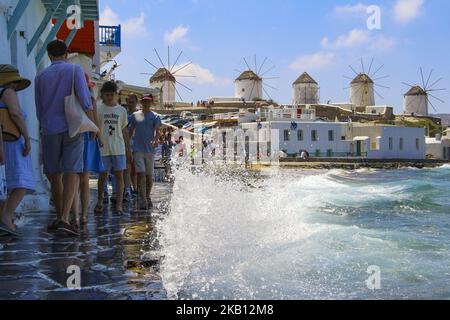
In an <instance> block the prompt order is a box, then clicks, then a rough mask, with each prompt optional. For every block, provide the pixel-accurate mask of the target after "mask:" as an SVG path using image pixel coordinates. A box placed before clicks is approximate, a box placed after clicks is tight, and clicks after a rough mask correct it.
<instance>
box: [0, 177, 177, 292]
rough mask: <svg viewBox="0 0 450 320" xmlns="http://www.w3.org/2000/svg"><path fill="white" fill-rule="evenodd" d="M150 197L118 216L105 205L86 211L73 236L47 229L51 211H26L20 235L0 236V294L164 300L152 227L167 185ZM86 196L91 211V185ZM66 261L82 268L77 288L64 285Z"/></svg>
mask: <svg viewBox="0 0 450 320" xmlns="http://www.w3.org/2000/svg"><path fill="white" fill-rule="evenodd" d="M152 197H153V202H154V206H155V209H153V211H151V212H149V213H146V212H140V211H139V212H138V211H133V210H132V209H130V210H128V212H126V213H125V215H124V216H117V215H116V214H114V213H112V212H111V210H110V208H108V207H106V206H105V211H104V213H103V214H102V215H94V213H91V214H90V216H89V223H88V225H87V226H86V227H84V230H83V232H82V234H81V235H80V237H77V238H70V237H66V236H63V237H61V235H59V236H57V235H55V234H50V233H47V231H46V226H47V225H48V224H49V223H50V222H51V221H52V220H53V219H54V217H55V214H54V213H49V212H34V213H29V214H26V217H25V220H26V224H25V226H24V228H23V229H22V232H23V233H24V237H23V238H13V237H9V236H0V299H26V300H29V299H32V300H35V299H51V300H52V299H64V300H66V299H76V300H85V299H89V300H91V299H96V300H97V299H102V300H103V299H139V300H142V299H158V300H159V299H165V298H166V293H165V290H164V288H163V285H162V283H161V279H160V277H159V275H158V268H159V262H160V257H159V256H158V255H157V254H155V252H157V248H158V243H157V239H156V230H155V229H154V226H155V223H156V219H157V216H158V215H161V214H165V208H166V207H167V203H168V201H169V197H170V186H169V185H168V184H163V183H157V184H155V187H154V190H153V193H152ZM91 199H92V201H91V204H92V208H91V210H90V212H93V208H94V206H95V199H96V191H95V190H92V197H91ZM151 252H153V253H151ZM71 265H75V266H78V267H79V268H80V271H81V289H79V290H75V289H68V288H67V280H68V278H69V277H70V276H71V274H68V273H67V268H68V267H69V266H71Z"/></svg>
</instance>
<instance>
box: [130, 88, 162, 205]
mask: <svg viewBox="0 0 450 320" xmlns="http://www.w3.org/2000/svg"><path fill="white" fill-rule="evenodd" d="M141 104H142V111H137V112H135V113H133V115H132V116H131V119H130V123H129V127H130V137H134V143H133V147H132V149H133V158H134V164H135V166H136V172H137V174H138V190H139V208H140V210H148V209H149V208H150V209H151V208H153V203H152V200H151V197H150V195H151V191H152V187H153V171H154V166H155V148H156V146H157V145H158V141H159V138H160V135H161V132H160V128H161V119H160V118H159V116H157V115H156V114H155V113H153V112H152V111H151V110H150V109H151V107H152V104H153V96H152V95H148V96H144V97H143V98H142V100H141Z"/></svg>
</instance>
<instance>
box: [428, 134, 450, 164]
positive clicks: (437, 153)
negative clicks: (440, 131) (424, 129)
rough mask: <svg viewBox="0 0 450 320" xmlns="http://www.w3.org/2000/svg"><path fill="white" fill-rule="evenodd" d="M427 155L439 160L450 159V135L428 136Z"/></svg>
mask: <svg viewBox="0 0 450 320" xmlns="http://www.w3.org/2000/svg"><path fill="white" fill-rule="evenodd" d="M426 155H427V157H430V158H433V159H438V160H450V136H443V137H441V136H440V135H438V136H437V137H434V138H426Z"/></svg>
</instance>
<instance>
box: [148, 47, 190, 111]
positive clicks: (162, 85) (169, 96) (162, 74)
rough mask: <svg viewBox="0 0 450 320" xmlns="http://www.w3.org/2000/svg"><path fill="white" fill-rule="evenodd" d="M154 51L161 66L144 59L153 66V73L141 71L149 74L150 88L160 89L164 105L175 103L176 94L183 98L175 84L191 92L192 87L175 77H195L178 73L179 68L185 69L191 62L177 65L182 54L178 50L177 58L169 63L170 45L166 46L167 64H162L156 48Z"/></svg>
mask: <svg viewBox="0 0 450 320" xmlns="http://www.w3.org/2000/svg"><path fill="white" fill-rule="evenodd" d="M154 50H155V53H156V56H157V57H158V60H159V62H160V63H161V67H157V66H155V65H154V64H153V63H151V62H150V61H149V60H147V59H144V60H145V61H146V62H147V63H148V64H150V65H151V66H152V67H153V68H155V70H156V72H155V73H142V74H145V75H150V76H151V77H150V80H149V82H150V88H152V89H160V90H161V100H162V101H161V103H162V104H164V105H167V104H175V103H176V96H178V98H179V99H180V100H181V101H183V98H182V97H181V95H180V93H179V92H178V89H177V84H178V85H180V86H182V87H183V88H185V89H186V90H189V91H190V92H192V89H191V88H189V87H188V86H186V85H184V84H182V83H181V82H180V81H178V79H177V78H195V76H193V75H185V74H183V75H181V74H178V72H180V71H181V70H184V69H186V68H187V67H188V66H190V65H191V64H192V62H188V63H185V64H184V65H182V66H177V63H178V61H179V59H180V57H181V55H182V54H183V51H181V52H180V54H179V55H178V57H177V59H176V60H175V62H174V63H173V64H171V63H170V47H168V48H167V65H165V64H164V62H163V60H162V59H161V56H160V55H159V53H158V51H157V50H156V49H154Z"/></svg>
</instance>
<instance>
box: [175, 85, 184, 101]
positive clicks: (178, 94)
mask: <svg viewBox="0 0 450 320" xmlns="http://www.w3.org/2000/svg"><path fill="white" fill-rule="evenodd" d="M175 92H176V93H177V96H178V98H180V100H181V102H184V101H183V98H182V97H181V95H180V93H179V92H178V90H177V88H176V87H175Z"/></svg>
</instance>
